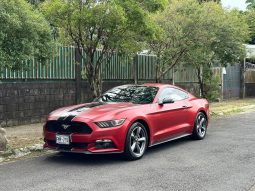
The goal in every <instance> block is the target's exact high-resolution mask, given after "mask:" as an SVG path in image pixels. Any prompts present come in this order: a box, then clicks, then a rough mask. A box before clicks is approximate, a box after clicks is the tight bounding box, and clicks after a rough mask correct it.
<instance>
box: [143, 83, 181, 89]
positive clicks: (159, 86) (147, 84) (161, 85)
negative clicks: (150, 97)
mask: <svg viewBox="0 0 255 191" xmlns="http://www.w3.org/2000/svg"><path fill="white" fill-rule="evenodd" d="M142 85H143V86H151V87H158V88H162V87H165V86H168V87H176V86H173V85H170V84H161V83H145V84H142Z"/></svg>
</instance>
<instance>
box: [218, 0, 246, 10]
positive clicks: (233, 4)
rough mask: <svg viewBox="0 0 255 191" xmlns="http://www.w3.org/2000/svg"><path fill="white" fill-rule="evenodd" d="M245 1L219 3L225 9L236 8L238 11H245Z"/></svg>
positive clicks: (222, 1) (225, 0)
mask: <svg viewBox="0 0 255 191" xmlns="http://www.w3.org/2000/svg"><path fill="white" fill-rule="evenodd" d="M245 1H246V0H221V3H222V5H223V6H224V7H226V8H238V9H240V10H245V9H246V4H245Z"/></svg>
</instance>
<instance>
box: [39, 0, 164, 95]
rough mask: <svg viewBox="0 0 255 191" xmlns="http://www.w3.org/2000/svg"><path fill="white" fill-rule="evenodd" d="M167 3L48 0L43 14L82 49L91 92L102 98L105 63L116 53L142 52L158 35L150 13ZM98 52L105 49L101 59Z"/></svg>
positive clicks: (156, 1) (161, 1)
mask: <svg viewBox="0 0 255 191" xmlns="http://www.w3.org/2000/svg"><path fill="white" fill-rule="evenodd" d="M166 2H167V0H149V1H143V0H139V1H137V0H126V1H118V0H101V1H97V2H95V1H94V0H86V1H84V0H69V1H65V0H48V1H46V2H45V3H43V5H42V11H43V13H44V14H45V15H46V17H47V18H48V20H49V21H50V23H51V24H52V25H53V26H56V27H58V28H59V30H60V31H62V33H63V34H64V35H65V37H68V39H70V41H71V42H73V43H74V44H75V45H76V46H77V47H78V49H79V50H80V54H81V55H82V59H83V60H84V63H85V74H86V77H87V80H88V82H89V85H90V88H91V91H92V92H93V95H94V97H98V96H99V95H100V94H101V90H102V77H101V66H102V64H103V63H105V62H106V61H107V60H109V59H110V58H111V56H112V54H113V53H119V54H120V53H126V54H131V53H136V52H137V51H138V50H140V49H141V44H142V43H141V42H143V41H144V40H145V39H147V38H149V37H151V36H153V35H154V25H153V23H152V22H151V20H150V17H149V13H150V12H154V11H157V10H159V9H162V8H163V7H164V4H166ZM97 49H100V50H101V51H100V56H98V57H96V56H95V53H96V51H97ZM82 50H83V51H84V52H85V55H84V54H82Z"/></svg>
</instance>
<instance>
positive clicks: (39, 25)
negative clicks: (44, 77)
mask: <svg viewBox="0 0 255 191" xmlns="http://www.w3.org/2000/svg"><path fill="white" fill-rule="evenodd" d="M52 47H53V41H52V37H51V30H50V27H49V25H48V23H47V21H46V20H45V19H44V17H43V16H42V15H41V14H40V13H39V12H37V11H34V10H33V9H32V7H31V6H30V5H29V4H28V3H27V2H25V1H24V0H1V1H0V70H2V69H4V68H9V69H13V70H15V69H20V68H23V67H25V62H24V61H25V60H27V59H32V58H35V59H37V60H38V61H40V62H44V61H45V60H46V59H47V58H48V57H49V55H51V53H52Z"/></svg>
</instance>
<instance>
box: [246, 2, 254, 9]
mask: <svg viewBox="0 0 255 191" xmlns="http://www.w3.org/2000/svg"><path fill="white" fill-rule="evenodd" d="M246 4H248V6H247V8H248V9H254V8H255V0H246Z"/></svg>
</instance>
